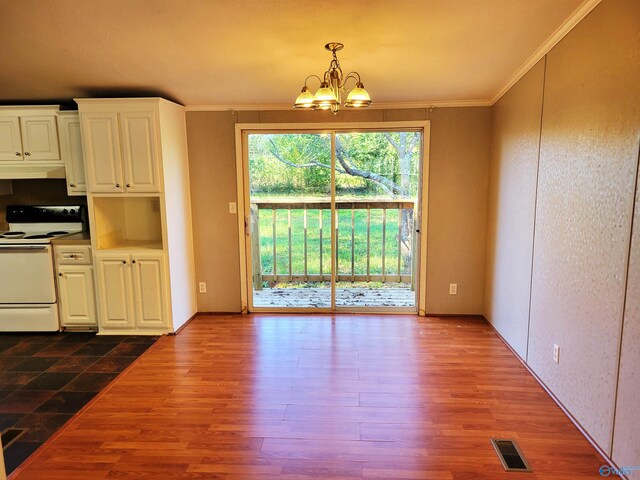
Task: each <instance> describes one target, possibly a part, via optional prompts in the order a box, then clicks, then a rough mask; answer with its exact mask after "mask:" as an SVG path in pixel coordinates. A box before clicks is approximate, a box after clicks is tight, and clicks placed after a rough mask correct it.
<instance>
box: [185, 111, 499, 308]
mask: <svg viewBox="0 0 640 480" xmlns="http://www.w3.org/2000/svg"><path fill="white" fill-rule="evenodd" d="M402 120H430V122H431V155H430V177H429V198H428V208H429V225H428V237H427V242H428V259H427V260H428V268H427V311H428V312H430V313H454V314H460V313H469V314H481V313H482V306H483V296H484V267H485V254H486V244H485V229H486V205H487V194H488V165H489V140H490V128H491V109H490V108H489V107H480V108H442V109H433V110H431V111H428V110H425V109H407V110H363V111H341V112H340V113H339V114H338V115H335V116H333V115H331V114H329V113H328V112H313V111H311V112H307V111H303V112H301V111H293V110H284V111H262V112H250V111H242V112H188V113H187V138H188V147H189V164H190V177H191V192H192V193H191V195H192V205H193V228H194V247H195V255H196V276H197V279H198V281H204V282H207V284H208V289H207V293H206V294H200V295H199V296H198V311H200V312H206V311H223V312H238V311H240V263H239V262H240V259H239V253H238V234H237V223H236V221H237V220H236V216H235V215H234V214H229V208H228V203H229V202H233V201H236V162H235V139H234V128H235V124H236V123H310V122H325V123H327V122H383V121H402ZM449 283H458V294H457V295H455V296H450V295H449Z"/></svg>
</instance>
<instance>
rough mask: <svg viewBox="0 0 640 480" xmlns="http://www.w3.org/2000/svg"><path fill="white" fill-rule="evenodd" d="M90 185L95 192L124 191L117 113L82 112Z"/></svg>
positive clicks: (88, 183)
mask: <svg viewBox="0 0 640 480" xmlns="http://www.w3.org/2000/svg"><path fill="white" fill-rule="evenodd" d="M80 118H81V122H82V138H83V142H84V154H85V161H86V167H87V172H86V175H87V186H88V189H89V191H90V192H93V193H108V192H110V193H114V192H116V193H117V192H124V183H123V181H122V157H121V154H120V135H119V133H118V114H117V113H95V112H88V113H83V114H81V116H80Z"/></svg>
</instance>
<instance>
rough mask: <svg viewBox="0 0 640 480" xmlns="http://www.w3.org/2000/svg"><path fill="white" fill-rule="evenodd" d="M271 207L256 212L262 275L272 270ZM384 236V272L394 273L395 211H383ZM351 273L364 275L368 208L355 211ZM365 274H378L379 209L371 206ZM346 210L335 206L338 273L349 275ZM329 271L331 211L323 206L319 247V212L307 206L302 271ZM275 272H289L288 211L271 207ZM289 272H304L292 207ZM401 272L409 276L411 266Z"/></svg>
mask: <svg viewBox="0 0 640 480" xmlns="http://www.w3.org/2000/svg"><path fill="white" fill-rule="evenodd" d="M272 220H273V217H272V210H268V209H262V210H260V223H259V225H260V257H261V263H262V273H263V274H265V275H271V274H273V223H272ZM386 225H387V226H386V235H385V243H386V245H385V262H386V263H385V274H386V275H395V274H397V271H398V210H387V220H386ZM354 226H355V228H354V244H355V246H354V257H355V262H354V273H355V274H366V273H367V211H366V210H356V211H355V221H354ZM370 232H371V233H370V252H369V262H370V267H369V270H370V273H371V275H380V274H382V210H381V209H372V210H371V227H370ZM351 247H352V245H351V210H338V273H339V274H347V275H349V274H351ZM320 248H322V271H323V273H324V274H329V273H330V272H331V212H330V211H329V210H322V246H321V245H320V210H311V209H310V210H307V273H308V274H311V275H313V274H319V273H320ZM276 255H277V260H276V263H277V272H276V273H277V274H278V275H288V273H289V233H288V211H287V210H276ZM291 264H292V273H293V274H294V275H295V274H299V275H302V274H304V211H303V210H291ZM401 273H402V274H403V275H409V274H410V273H411V265H401Z"/></svg>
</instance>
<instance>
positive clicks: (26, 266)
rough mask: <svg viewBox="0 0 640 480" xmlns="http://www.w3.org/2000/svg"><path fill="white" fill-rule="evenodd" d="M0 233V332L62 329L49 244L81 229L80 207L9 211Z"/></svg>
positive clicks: (16, 207)
mask: <svg viewBox="0 0 640 480" xmlns="http://www.w3.org/2000/svg"><path fill="white" fill-rule="evenodd" d="M7 222H8V224H9V230H8V231H6V232H0V332H29V331H31V332H34V331H40V332H46V331H57V330H59V329H60V325H59V321H58V308H57V295H56V286H55V277H54V275H55V273H54V263H53V249H52V246H51V240H52V239H53V238H55V237H61V236H65V235H71V234H74V233H78V232H81V231H83V230H84V207H82V206H79V205H74V206H25V205H10V206H8V207H7Z"/></svg>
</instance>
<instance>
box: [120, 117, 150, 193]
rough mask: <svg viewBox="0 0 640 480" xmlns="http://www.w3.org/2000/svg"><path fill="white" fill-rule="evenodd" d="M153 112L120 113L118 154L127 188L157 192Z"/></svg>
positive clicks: (129, 190)
mask: <svg viewBox="0 0 640 480" xmlns="http://www.w3.org/2000/svg"><path fill="white" fill-rule="evenodd" d="M156 128H157V124H156V115H155V112H123V113H120V133H121V135H122V158H123V164H124V178H125V186H126V190H127V192H131V193H137V192H159V191H160V178H159V177H160V175H159V171H160V170H159V160H158V145H157V142H158V135H157V132H156Z"/></svg>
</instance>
